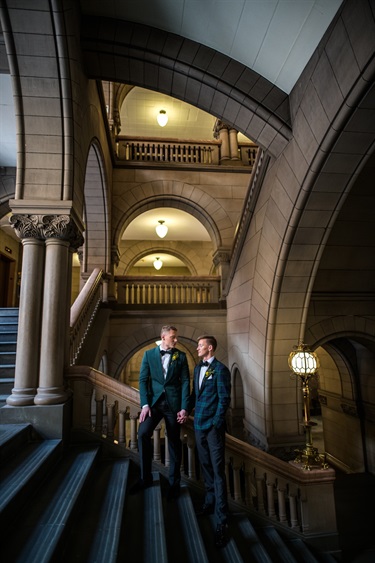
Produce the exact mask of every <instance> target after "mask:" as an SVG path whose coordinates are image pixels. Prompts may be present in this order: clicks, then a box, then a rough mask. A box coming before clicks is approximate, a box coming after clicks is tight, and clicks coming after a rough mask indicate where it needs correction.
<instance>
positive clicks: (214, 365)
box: [190, 335, 231, 547]
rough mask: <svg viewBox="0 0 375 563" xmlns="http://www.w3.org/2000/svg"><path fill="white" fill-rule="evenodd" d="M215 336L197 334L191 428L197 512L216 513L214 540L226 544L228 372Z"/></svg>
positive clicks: (229, 386)
mask: <svg viewBox="0 0 375 563" xmlns="http://www.w3.org/2000/svg"><path fill="white" fill-rule="evenodd" d="M216 348H217V341H216V338H215V337H214V336H206V335H205V336H200V337H199V338H198V346H197V352H198V357H199V358H200V360H201V361H200V363H199V364H198V365H197V366H196V367H195V369H194V384H193V391H192V394H191V397H190V399H191V405H190V406H191V408H194V407H195V412H194V429H195V439H196V445H197V450H198V456H199V461H200V464H201V467H202V472H203V478H204V484H205V491H206V494H205V500H204V504H203V506H202V508H201V510H200V511H199V512H198V514H215V524H216V531H215V543H216V545H217V546H218V547H223V546H225V545H226V544H227V542H228V540H229V538H228V503H227V489H226V477H225V429H226V424H225V414H226V411H227V409H228V407H229V403H230V391H231V383H230V372H229V370H228V368H227V367H226V366H225V365H224V364H223V363H221V362H219V360H217V359H216V358H215V356H214V353H215V350H216Z"/></svg>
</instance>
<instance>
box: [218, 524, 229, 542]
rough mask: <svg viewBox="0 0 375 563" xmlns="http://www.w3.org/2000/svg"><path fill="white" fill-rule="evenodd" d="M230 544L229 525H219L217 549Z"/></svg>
mask: <svg viewBox="0 0 375 563" xmlns="http://www.w3.org/2000/svg"><path fill="white" fill-rule="evenodd" d="M228 542H229V534H228V524H219V525H218V526H217V528H216V531H215V545H216V547H225V546H226V545H227V543H228Z"/></svg>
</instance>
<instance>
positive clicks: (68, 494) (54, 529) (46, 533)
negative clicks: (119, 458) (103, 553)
mask: <svg viewBox="0 0 375 563" xmlns="http://www.w3.org/2000/svg"><path fill="white" fill-rule="evenodd" d="M98 453H99V448H97V447H95V448H89V449H87V450H86V451H77V452H75V453H74V454H73V453H70V456H69V458H68V459H67V460H66V461H65V463H64V464H62V469H64V470H63V471H60V472H58V473H57V475H56V476H54V477H55V478H54V480H53V479H52V483H50V484H48V483H47V484H46V485H45V490H44V491H43V490H41V491H40V493H39V495H40V498H39V496H38V498H37V499H36V504H35V506H34V507H31V509H30V512H29V514H28V518H25V519H24V520H23V522H22V524H20V523H18V524H17V527H18V530H17V537H19V538H20V542H19V544H20V549H19V550H18V549H15V547H14V546H13V549H12V551H13V553H15V555H16V560H17V562H18V563H48V562H50V561H52V560H55V559H56V557H57V558H58V559H59V557H58V554H60V551H61V549H62V548H63V545H64V543H63V539H64V534H65V532H66V530H67V529H68V527H69V521H70V518H71V517H72V516H73V515H74V511H75V508H76V505H77V504H78V500H79V497H80V495H81V493H82V491H83V489H84V486H85V484H86V482H87V480H88V478H89V474H90V471H91V470H92V468H93V467H94V464H95V463H96V461H97V458H98ZM68 461H69V463H68ZM56 477H58V479H56ZM38 505H39V506H38ZM33 510H34V512H33ZM93 539H94V538H92V540H93ZM98 561H99V559H98Z"/></svg>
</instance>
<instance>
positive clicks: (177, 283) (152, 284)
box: [115, 276, 220, 306]
mask: <svg viewBox="0 0 375 563" xmlns="http://www.w3.org/2000/svg"><path fill="white" fill-rule="evenodd" d="M115 282H116V285H117V302H118V303H119V304H120V305H179V306H180V305H213V304H216V305H218V304H219V297H220V277H218V276H205V277H189V276H157V277H153V276H143V277H142V276H141V277H135V276H116V277H115Z"/></svg>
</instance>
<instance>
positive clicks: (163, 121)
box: [156, 109, 168, 127]
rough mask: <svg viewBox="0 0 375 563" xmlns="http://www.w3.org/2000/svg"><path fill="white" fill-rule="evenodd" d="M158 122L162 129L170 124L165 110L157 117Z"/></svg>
mask: <svg viewBox="0 0 375 563" xmlns="http://www.w3.org/2000/svg"><path fill="white" fill-rule="evenodd" d="M156 120H157V122H158V123H159V125H160V127H165V126H166V125H167V123H168V115H167V112H166V111H165V109H161V110H160V111H159V113H158V115H157V116H156Z"/></svg>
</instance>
